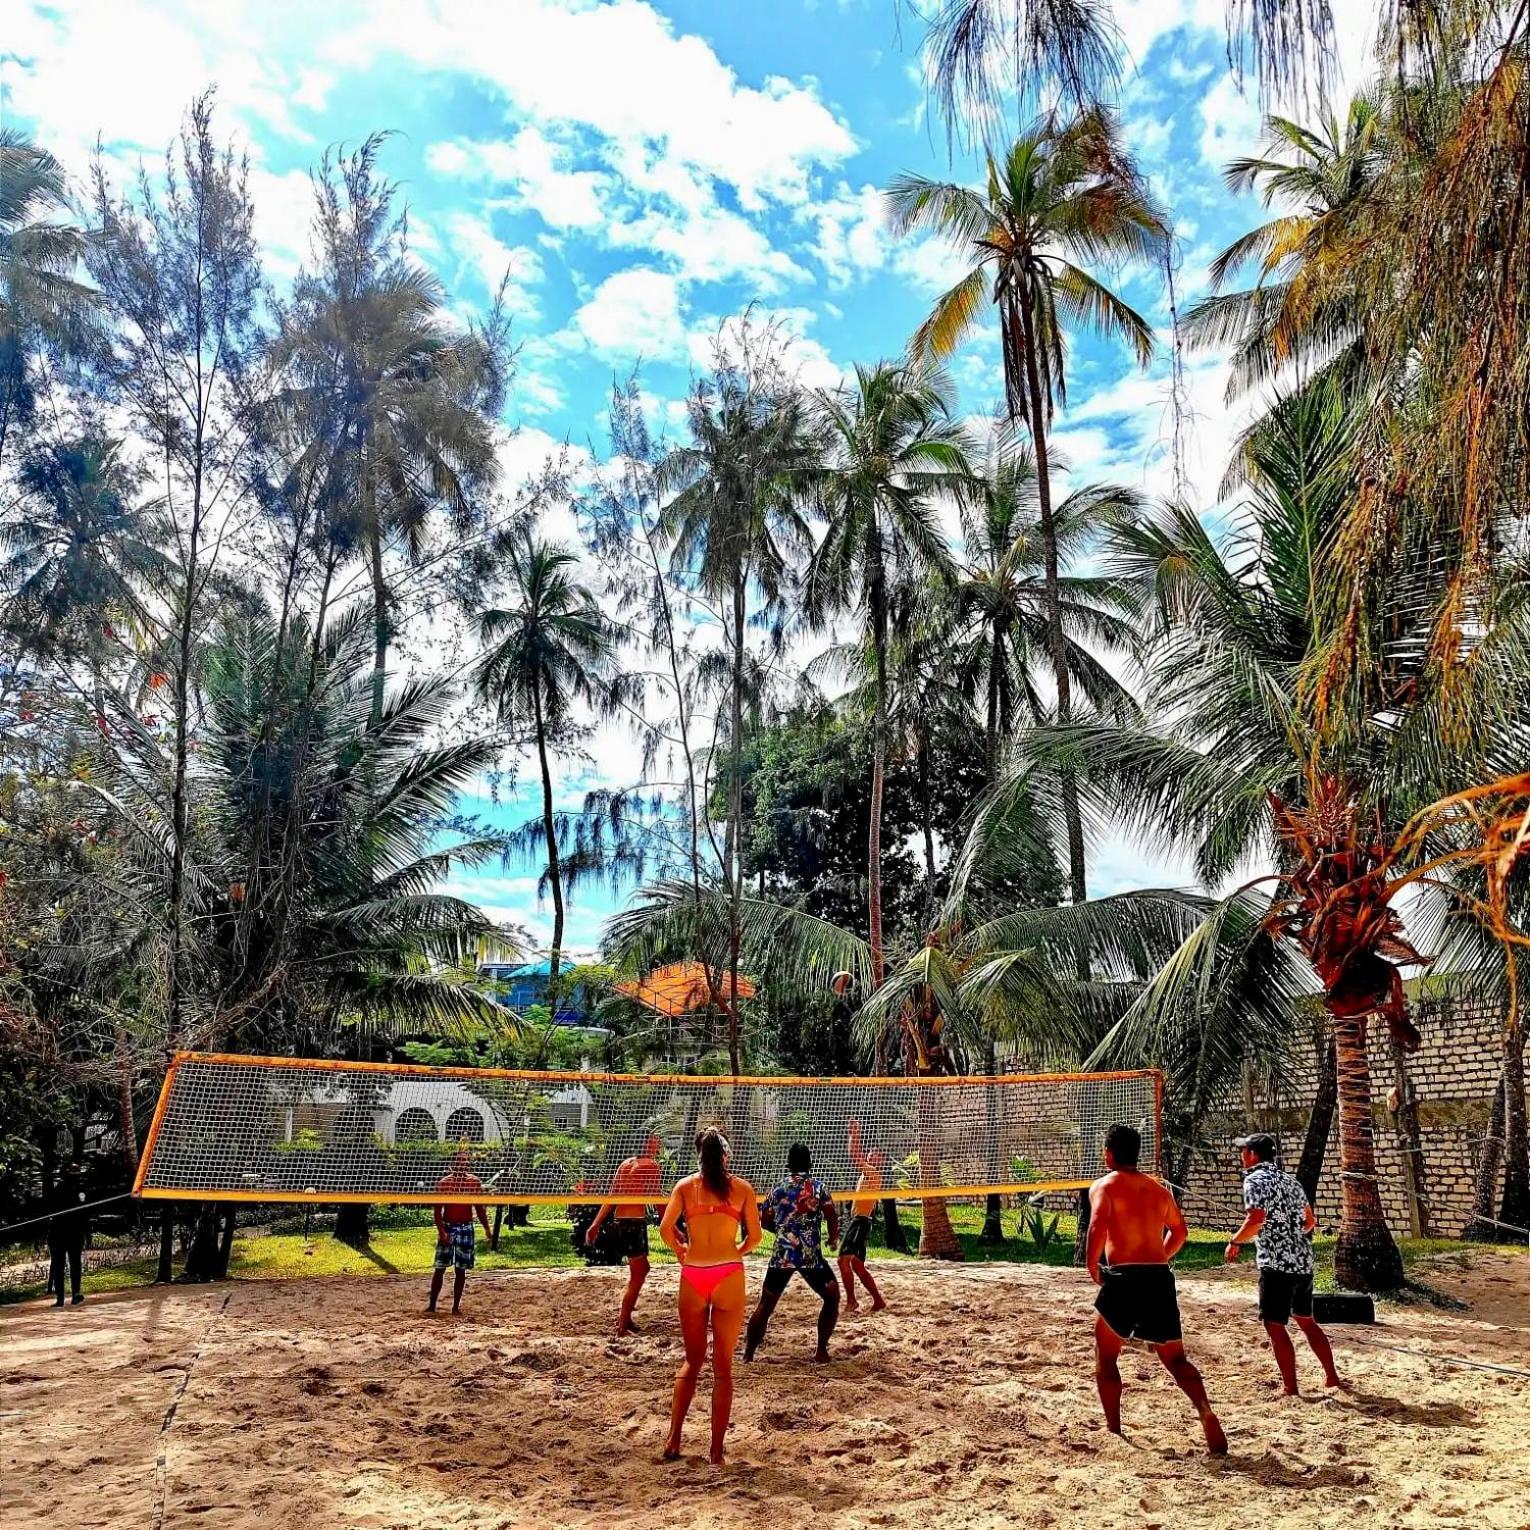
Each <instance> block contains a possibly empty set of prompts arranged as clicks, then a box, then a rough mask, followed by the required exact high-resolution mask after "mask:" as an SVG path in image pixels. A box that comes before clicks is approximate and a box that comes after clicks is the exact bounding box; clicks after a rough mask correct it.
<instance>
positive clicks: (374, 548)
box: [363, 469, 392, 728]
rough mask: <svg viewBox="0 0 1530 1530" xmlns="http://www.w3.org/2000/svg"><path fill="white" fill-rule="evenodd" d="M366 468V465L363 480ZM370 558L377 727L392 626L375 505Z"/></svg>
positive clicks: (369, 539)
mask: <svg viewBox="0 0 1530 1530" xmlns="http://www.w3.org/2000/svg"><path fill="white" fill-rule="evenodd" d="M365 477H366V470H365V469H363V481H365ZM367 519H368V521H369V522H370V524H369V525H368V527H367V561H368V562H369V563H370V564H371V565H372V567H371V574H372V710H371V721H372V726H373V727H374V728H375V727H376V726H377V725H378V723H379V722H381V721H382V715H383V703H384V701H385V700H386V699H387V694H388V643H389V640H390V638H391V637H392V628H391V626H390V624H389V619H388V581H387V577H386V573H385V571H384V569H383V546H382V527H381V526H380V525H379V524H378V522H377V513H376V509H375V507H374V508H373V509H372V511H371V513H370V514H369V515H368V517H367Z"/></svg>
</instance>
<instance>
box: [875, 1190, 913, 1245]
mask: <svg viewBox="0 0 1530 1530" xmlns="http://www.w3.org/2000/svg"><path fill="white" fill-rule="evenodd" d="M882 1241H883V1242H884V1243H885V1244H886V1245H887V1247H888V1248H889V1249H891V1250H892V1252H893V1253H895V1254H906V1253H908V1252H910V1250H909V1246H908V1233H907V1232H905V1231H904V1228H903V1223H902V1222H901V1221H900V1220H899V1218H898V1203H897V1202H896V1201H895V1200H892V1199H891V1198H890V1197H889V1198H888V1199H886V1200H884V1201H883V1202H882Z"/></svg>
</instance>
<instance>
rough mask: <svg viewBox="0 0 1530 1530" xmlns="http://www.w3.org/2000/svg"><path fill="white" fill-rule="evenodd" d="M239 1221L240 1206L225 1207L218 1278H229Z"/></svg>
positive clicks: (219, 1250) (219, 1243) (219, 1245)
mask: <svg viewBox="0 0 1530 1530" xmlns="http://www.w3.org/2000/svg"><path fill="white" fill-rule="evenodd" d="M238 1222H239V1208H238V1207H237V1206H225V1207H224V1208H223V1235H222V1237H221V1238H219V1240H218V1279H219V1280H227V1279H228V1262H229V1260H230V1259H232V1258H233V1257H234V1228H235V1227H236V1226H237V1225H238Z"/></svg>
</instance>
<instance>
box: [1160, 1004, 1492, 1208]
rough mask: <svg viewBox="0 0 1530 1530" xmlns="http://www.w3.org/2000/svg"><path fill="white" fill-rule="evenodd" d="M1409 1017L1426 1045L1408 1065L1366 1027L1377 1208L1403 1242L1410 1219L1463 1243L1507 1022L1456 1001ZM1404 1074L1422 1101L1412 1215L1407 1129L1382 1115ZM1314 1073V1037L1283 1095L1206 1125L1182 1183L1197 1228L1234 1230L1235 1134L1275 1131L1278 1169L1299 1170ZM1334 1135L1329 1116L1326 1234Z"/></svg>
mask: <svg viewBox="0 0 1530 1530" xmlns="http://www.w3.org/2000/svg"><path fill="white" fill-rule="evenodd" d="M1413 1018H1414V1021H1415V1023H1416V1024H1417V1025H1418V1027H1419V1030H1420V1031H1421V1032H1422V1034H1423V1045H1422V1046H1421V1047H1420V1048H1419V1050H1418V1051H1417V1052H1416V1053H1415V1054H1414V1055H1413V1056H1412V1057H1409V1058H1407V1059H1406V1060H1405V1061H1403V1060H1400V1059H1399V1058H1398V1057H1397V1056H1396V1055H1394V1050H1393V1048H1392V1046H1391V1043H1390V1040H1389V1038H1388V1036H1387V1031H1386V1027H1385V1026H1384V1025H1380V1024H1374V1023H1373V1024H1372V1025H1371V1027H1370V1030H1369V1038H1370V1040H1369V1050H1370V1062H1371V1089H1372V1092H1373V1099H1372V1104H1373V1110H1374V1117H1375V1122H1376V1163H1377V1176H1378V1178H1379V1180H1380V1182H1381V1201H1382V1206H1383V1207H1384V1209H1385V1211H1386V1215H1387V1220H1388V1222H1389V1223H1390V1224H1391V1227H1392V1231H1393V1232H1394V1233H1396V1234H1397V1235H1398V1236H1399V1237H1406V1236H1408V1235H1409V1234H1410V1233H1411V1232H1412V1230H1413V1227H1414V1225H1415V1220H1414V1219H1415V1214H1416V1216H1417V1218H1418V1221H1419V1223H1420V1224H1421V1229H1422V1231H1424V1232H1425V1233H1427V1234H1431V1235H1433V1236H1435V1237H1451V1238H1455V1237H1460V1236H1461V1234H1462V1233H1463V1232H1464V1231H1465V1230H1466V1226H1467V1223H1468V1222H1469V1221H1470V1219H1471V1217H1472V1203H1473V1199H1474V1187H1475V1183H1476V1169H1477V1164H1478V1161H1479V1155H1480V1153H1481V1151H1482V1141H1483V1138H1484V1137H1486V1135H1487V1130H1488V1121H1489V1116H1490V1113H1491V1111H1492V1102H1493V1094H1494V1092H1495V1090H1496V1089H1497V1087H1498V1079H1499V1072H1500V1067H1501V1062H1502V1056H1503V1022H1502V1018H1501V1015H1500V1013H1499V1012H1498V1011H1497V1010H1496V1008H1490V1007H1487V1006H1483V1005H1480V1004H1474V1003H1472V1002H1470V1001H1462V1000H1455V1001H1450V1000H1445V1001H1439V1000H1427V1001H1422V1002H1420V1003H1418V1004H1416V1005H1415V1007H1414V1012H1413ZM1403 1070H1405V1072H1406V1077H1407V1079H1408V1080H1410V1081H1411V1083H1412V1085H1413V1089H1414V1091H1415V1097H1416V1099H1417V1103H1418V1118H1419V1146H1420V1150H1421V1156H1422V1170H1421V1173H1420V1175H1419V1180H1420V1183H1419V1186H1418V1199H1417V1207H1416V1213H1415V1211H1414V1210H1413V1209H1411V1208H1410V1206H1409V1196H1408V1184H1407V1173H1406V1162H1405V1155H1404V1141H1405V1139H1404V1135H1403V1131H1402V1128H1401V1127H1400V1125H1399V1123H1398V1119H1397V1117H1396V1116H1395V1115H1394V1114H1393V1113H1392V1112H1391V1111H1389V1109H1388V1098H1387V1097H1388V1094H1389V1093H1390V1092H1391V1091H1392V1090H1393V1088H1394V1086H1396V1085H1397V1084H1398V1083H1399V1082H1400V1081H1401V1074H1402V1071H1403ZM1316 1074H1317V1049H1316V1041H1315V1039H1314V1043H1313V1045H1312V1046H1311V1047H1309V1048H1306V1049H1304V1051H1303V1053H1302V1055H1299V1056H1298V1057H1296V1058H1295V1059H1293V1061H1292V1065H1291V1067H1290V1068H1289V1069H1288V1070H1287V1076H1286V1078H1285V1079H1284V1080H1283V1088H1281V1089H1280V1090H1277V1091H1275V1092H1274V1095H1273V1097H1269V1096H1266V1095H1264V1094H1263V1093H1261V1092H1260V1091H1258V1090H1255V1091H1253V1095H1252V1099H1249V1098H1247V1097H1245V1098H1243V1099H1240V1100H1238V1101H1237V1102H1236V1103H1232V1102H1229V1107H1228V1109H1226V1110H1225V1111H1223V1112H1219V1113H1218V1114H1217V1115H1215V1116H1213V1117H1212V1118H1211V1119H1210V1120H1209V1121H1208V1122H1207V1123H1206V1127H1205V1129H1204V1132H1203V1135H1204V1137H1205V1138H1206V1140H1207V1144H1208V1147H1207V1150H1205V1151H1197V1152H1196V1154H1195V1155H1194V1162H1193V1167H1192V1169H1191V1171H1190V1173H1189V1175H1188V1176H1187V1178H1188V1180H1189V1184H1188V1187H1187V1188H1188V1194H1187V1195H1186V1197H1185V1215H1186V1218H1187V1220H1188V1221H1189V1222H1190V1223H1191V1224H1192V1225H1193V1226H1203V1227H1223V1226H1225V1227H1227V1228H1228V1229H1229V1230H1231V1229H1232V1228H1234V1227H1236V1226H1237V1224H1238V1223H1239V1222H1240V1221H1241V1220H1242V1215H1243V1212H1242V1195H1241V1184H1242V1172H1243V1171H1242V1168H1241V1166H1240V1164H1239V1160H1238V1153H1237V1150H1236V1149H1235V1148H1234V1147H1233V1146H1232V1142H1233V1139H1234V1138H1235V1137H1240V1136H1242V1135H1244V1134H1245V1133H1246V1132H1250V1131H1270V1132H1273V1133H1275V1135H1276V1136H1277V1137H1278V1138H1279V1139H1280V1144H1281V1161H1282V1163H1283V1164H1284V1165H1285V1166H1286V1167H1287V1168H1289V1169H1295V1167H1296V1164H1297V1160H1298V1159H1299V1158H1300V1156H1301V1150H1302V1141H1303V1138H1304V1136H1305V1133H1306V1129H1307V1120H1308V1116H1309V1115H1310V1113H1311V1102H1312V1096H1313V1093H1314V1086H1315V1080H1316ZM1251 1104H1252V1107H1253V1108H1252V1111H1250V1108H1249V1107H1250V1105H1251ZM1338 1132H1339V1121H1338V1112H1337V1110H1335V1112H1334V1123H1333V1130H1332V1132H1331V1134H1330V1136H1329V1141H1328V1152H1327V1156H1326V1157H1325V1159H1324V1161H1323V1177H1322V1179H1321V1180H1320V1181H1319V1184H1318V1196H1317V1207H1316V1210H1317V1217H1318V1223H1319V1225H1320V1226H1322V1227H1324V1228H1333V1227H1336V1226H1337V1224H1338V1220H1339V1183H1340V1181H1339V1142H1338ZM1500 1177H1501V1171H1500Z"/></svg>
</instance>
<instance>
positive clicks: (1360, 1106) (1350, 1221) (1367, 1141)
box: [1332, 1015, 1404, 1291]
mask: <svg viewBox="0 0 1530 1530" xmlns="http://www.w3.org/2000/svg"><path fill="white" fill-rule="evenodd" d="M1332 1019H1333V1039H1334V1057H1335V1062H1336V1064H1337V1068H1338V1097H1339V1164H1340V1168H1341V1170H1342V1173H1343V1176H1344V1180H1343V1187H1344V1212H1343V1217H1342V1220H1341V1222H1340V1226H1339V1241H1338V1246H1337V1247H1336V1248H1335V1250H1334V1261H1333V1265H1334V1275H1335V1276H1336V1277H1337V1279H1338V1282H1339V1284H1340V1285H1341V1286H1347V1287H1349V1289H1350V1290H1352V1291H1395V1290H1396V1289H1397V1288H1398V1287H1399V1286H1401V1285H1402V1284H1403V1279H1404V1277H1403V1263H1402V1255H1401V1254H1400V1253H1399V1252H1398V1250H1397V1244H1396V1242H1395V1241H1394V1239H1393V1237H1392V1233H1391V1229H1390V1228H1389V1227H1388V1226H1387V1222H1386V1217H1385V1215H1384V1214H1383V1212H1382V1209H1381V1187H1380V1185H1379V1184H1378V1183H1377V1179H1376V1126H1375V1121H1374V1119H1373V1117H1372V1114H1371V1073H1370V1065H1369V1061H1368V1059H1367V1057H1366V1050H1365V1020H1364V1019H1363V1018H1359V1019H1357V1018H1355V1017H1354V1016H1349V1015H1345V1016H1340V1015H1333V1016H1332Z"/></svg>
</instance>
